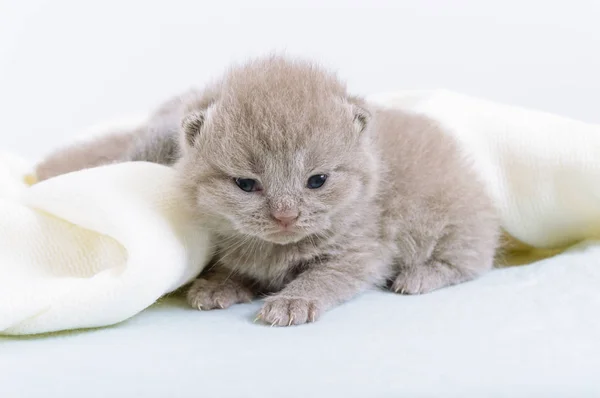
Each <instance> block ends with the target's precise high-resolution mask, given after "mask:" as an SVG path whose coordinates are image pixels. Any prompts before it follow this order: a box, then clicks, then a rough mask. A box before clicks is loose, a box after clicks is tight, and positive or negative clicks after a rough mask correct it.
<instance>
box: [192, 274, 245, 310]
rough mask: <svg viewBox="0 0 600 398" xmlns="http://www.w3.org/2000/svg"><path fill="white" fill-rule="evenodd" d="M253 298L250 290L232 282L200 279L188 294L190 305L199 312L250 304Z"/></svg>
mask: <svg viewBox="0 0 600 398" xmlns="http://www.w3.org/2000/svg"><path fill="white" fill-rule="evenodd" d="M252 298H253V294H252V292H251V291H250V289H248V288H246V287H244V286H242V285H241V284H239V283H237V282H235V281H231V280H225V281H223V280H211V279H205V278H199V279H196V280H195V281H194V283H193V284H192V286H191V287H190V290H188V293H187V301H188V303H189V304H190V305H191V306H192V307H194V308H196V309H199V310H212V309H216V308H219V309H223V308H227V307H230V306H232V305H233V304H237V303H249V302H250V301H252Z"/></svg>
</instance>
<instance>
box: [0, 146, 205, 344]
mask: <svg viewBox="0 0 600 398" xmlns="http://www.w3.org/2000/svg"><path fill="white" fill-rule="evenodd" d="M27 171H28V168H27V165H26V164H24V163H23V162H22V161H20V160H19V159H15V158H14V157H11V156H8V155H3V156H0V333H2V334H30V333H41V332H51V331H57V330H64V329H72V328H89V327H96V326H104V325H110V324H114V323H117V322H120V321H123V320H125V319H127V318H129V317H131V316H132V315H135V314H136V313H138V312H140V311H142V310H143V309H145V308H146V307H148V306H150V305H152V304H153V303H154V302H155V301H156V300H157V299H158V298H159V297H161V296H162V295H164V294H165V293H168V292H170V291H173V290H175V289H177V288H178V287H180V286H181V285H183V284H185V283H187V282H189V281H190V280H192V279H193V278H194V277H195V276H196V275H197V274H198V273H199V272H200V271H201V270H202V267H203V266H204V265H205V264H206V262H207V260H208V259H209V256H210V255H211V253H210V251H211V250H210V238H209V235H208V234H207V233H206V232H205V231H204V230H203V229H202V227H201V226H200V225H196V224H194V221H193V219H192V217H191V216H190V214H189V213H188V212H187V211H186V208H185V207H184V206H181V200H179V198H178V192H177V190H176V189H174V184H173V182H174V175H173V173H174V172H173V170H171V169H170V168H168V167H164V166H159V165H156V164H151V163H127V164H121V165H113V166H106V167H99V168H96V169H89V170H85V171H81V172H77V173H72V174H68V175H64V176H60V177H57V178H53V179H50V180H47V181H44V182H42V183H39V184H35V185H33V186H31V187H29V186H28V185H27V182H28V181H27V180H28V179H29V182H32V181H31V180H32V179H33V177H31V176H29V175H28V173H27Z"/></svg>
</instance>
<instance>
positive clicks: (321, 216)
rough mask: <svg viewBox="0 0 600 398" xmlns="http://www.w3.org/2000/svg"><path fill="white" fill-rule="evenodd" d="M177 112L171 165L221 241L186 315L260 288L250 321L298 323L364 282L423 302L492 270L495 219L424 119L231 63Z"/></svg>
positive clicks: (330, 85)
mask: <svg viewBox="0 0 600 398" xmlns="http://www.w3.org/2000/svg"><path fill="white" fill-rule="evenodd" d="M186 106H187V109H186V110H185V111H184V113H185V116H184V118H183V122H182V134H181V148H180V149H181V158H180V159H179V160H178V162H177V163H176V165H175V167H176V168H177V169H178V171H179V173H178V174H179V175H180V177H181V185H182V187H183V189H184V190H185V192H187V195H188V196H189V199H190V200H189V202H190V203H192V204H193V205H194V207H195V209H196V210H197V214H198V216H199V217H200V218H202V220H203V222H204V223H205V224H206V226H207V227H209V228H210V229H212V230H213V231H214V233H215V234H216V235H217V238H218V253H217V256H216V258H215V259H214V261H213V264H211V266H210V267H208V268H207V271H206V272H205V273H204V274H202V275H201V276H200V277H199V279H197V280H196V281H195V282H194V283H193V285H192V286H191V288H190V290H189V292H188V301H189V303H190V304H191V305H192V306H194V307H196V308H198V309H203V310H209V309H213V308H226V307H228V306H230V305H232V304H235V303H239V302H245V301H249V300H251V299H252V298H253V297H255V296H256V295H257V294H265V293H267V294H268V296H267V297H266V298H265V300H264V305H263V307H262V310H261V311H260V313H259V315H258V318H259V319H261V320H263V321H264V322H266V323H269V324H272V325H280V326H285V325H297V324H302V323H306V322H312V321H315V320H316V319H317V318H318V317H319V316H320V315H321V314H323V312H325V311H326V310H328V309H330V308H332V307H333V306H335V305H337V304H339V303H341V302H343V301H346V300H348V299H350V298H352V297H353V296H355V295H356V294H358V293H360V292H362V291H364V290H366V289H369V288H372V287H377V286H388V287H389V288H391V289H392V290H393V291H395V292H399V293H404V294H419V293H425V292H429V291H432V290H435V289H438V288H441V287H444V286H448V285H452V284H456V283H460V282H463V281H467V280H470V279H472V278H474V277H476V276H477V275H480V274H481V273H483V272H485V271H487V270H489V269H490V268H491V267H492V264H493V258H494V253H495V250H496V246H497V242H498V235H499V224H498V221H497V218H496V211H495V209H494V207H493V205H492V202H491V200H490V198H489V196H488V195H487V193H486V191H485V189H484V187H483V185H482V184H481V183H480V181H478V179H477V177H476V175H475V173H474V172H473V170H472V169H471V166H470V164H469V162H468V161H466V160H465V159H464V158H463V156H462V155H461V153H460V152H459V149H458V147H457V145H456V143H455V142H454V141H453V139H452V138H451V137H450V136H449V135H446V134H445V133H444V132H443V131H442V130H441V129H440V127H439V126H437V125H436V124H435V123H433V122H432V121H431V120H428V119H426V118H424V117H422V116H417V115H413V114H408V113H404V112H402V111H399V110H390V109H381V108H377V107H374V106H370V105H369V104H366V103H365V102H364V101H363V100H362V99H360V98H357V97H354V96H351V95H349V94H348V92H347V91H346V88H345V86H344V85H343V84H342V83H341V82H340V81H339V80H338V78H337V77H336V76H335V75H334V74H332V73H330V72H328V71H326V70H323V69H321V68H319V67H318V66H315V65H312V64H310V63H306V62H302V61H293V60H287V59H285V58H281V57H270V58H264V59H259V60H255V61H252V62H249V63H247V64H245V65H242V66H239V67H235V68H233V69H232V70H231V71H230V72H229V73H228V74H226V76H225V77H224V78H223V79H222V80H221V81H220V82H218V83H216V84H213V85H212V86H210V87H209V89H208V90H207V91H206V94H204V93H203V94H198V96H197V97H196V98H195V99H194V100H193V101H190V102H188V103H187V105H186Z"/></svg>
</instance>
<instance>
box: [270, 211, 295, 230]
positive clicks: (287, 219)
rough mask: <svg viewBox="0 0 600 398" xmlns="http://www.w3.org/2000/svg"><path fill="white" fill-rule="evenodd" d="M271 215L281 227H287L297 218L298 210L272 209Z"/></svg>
mask: <svg viewBox="0 0 600 398" xmlns="http://www.w3.org/2000/svg"><path fill="white" fill-rule="evenodd" d="M271 215H272V216H273V218H274V219H276V220H277V221H279V224H281V225H282V226H283V227H289V226H290V225H292V224H293V223H294V221H296V220H297V219H298V210H285V211H274V212H273V213H271Z"/></svg>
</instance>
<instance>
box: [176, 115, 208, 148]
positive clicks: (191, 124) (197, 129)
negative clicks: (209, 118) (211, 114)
mask: <svg viewBox="0 0 600 398" xmlns="http://www.w3.org/2000/svg"><path fill="white" fill-rule="evenodd" d="M205 120H206V112H205V111H198V110H195V111H192V112H190V113H188V114H187V115H185V116H184V118H183V120H182V121H181V129H182V131H183V135H184V139H185V142H186V144H187V145H189V146H190V147H193V146H194V144H195V143H196V138H197V137H198V136H199V135H200V133H201V132H202V127H203V126H204V121H205Z"/></svg>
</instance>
